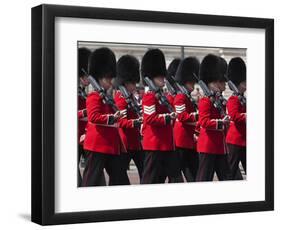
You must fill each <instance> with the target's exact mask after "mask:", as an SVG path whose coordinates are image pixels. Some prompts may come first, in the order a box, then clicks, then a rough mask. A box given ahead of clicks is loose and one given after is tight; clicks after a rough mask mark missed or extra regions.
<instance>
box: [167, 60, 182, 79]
mask: <svg viewBox="0 0 281 230" xmlns="http://www.w3.org/2000/svg"><path fill="white" fill-rule="evenodd" d="M180 62H181V59H180V58H175V59H174V60H173V61H172V62H171V63H170V65H169V67H168V69H167V76H168V78H169V77H171V76H172V77H175V76H176V72H177V69H178V66H179V64H180Z"/></svg>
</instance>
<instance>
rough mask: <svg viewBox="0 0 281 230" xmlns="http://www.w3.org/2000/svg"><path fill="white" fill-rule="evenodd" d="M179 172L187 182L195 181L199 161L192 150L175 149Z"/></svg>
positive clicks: (196, 154)
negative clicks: (178, 160) (179, 166)
mask: <svg viewBox="0 0 281 230" xmlns="http://www.w3.org/2000/svg"><path fill="white" fill-rule="evenodd" d="M177 151H178V154H179V159H180V165H181V171H182V173H183V175H184V177H185V179H186V181H188V182H194V181H195V180H196V175H197V170H198V165H199V159H198V153H197V152H196V151H195V150H193V149H184V148H177Z"/></svg>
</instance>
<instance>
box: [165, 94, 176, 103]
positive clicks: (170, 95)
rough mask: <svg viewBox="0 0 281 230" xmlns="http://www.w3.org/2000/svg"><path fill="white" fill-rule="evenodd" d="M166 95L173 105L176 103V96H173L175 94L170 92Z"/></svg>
mask: <svg viewBox="0 0 281 230" xmlns="http://www.w3.org/2000/svg"><path fill="white" fill-rule="evenodd" d="M165 96H166V97H167V99H168V101H169V103H170V104H171V105H173V104H174V100H175V96H173V95H172V94H170V93H166V94H165Z"/></svg>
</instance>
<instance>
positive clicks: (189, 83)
mask: <svg viewBox="0 0 281 230" xmlns="http://www.w3.org/2000/svg"><path fill="white" fill-rule="evenodd" d="M194 85H195V82H186V83H185V85H184V86H185V87H186V88H187V89H188V90H189V91H190V92H192V91H193V90H194Z"/></svg>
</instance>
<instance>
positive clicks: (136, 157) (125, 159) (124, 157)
mask: <svg viewBox="0 0 281 230" xmlns="http://www.w3.org/2000/svg"><path fill="white" fill-rule="evenodd" d="M120 160H121V178H120V183H121V184H123V185H129V184H130V180H129V177H128V173H127V169H128V168H129V164H130V161H131V160H133V161H134V163H135V165H136V167H137V170H138V174H139V179H140V181H141V178H142V173H143V160H144V154H143V152H142V151H135V152H128V153H121V154H120Z"/></svg>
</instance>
